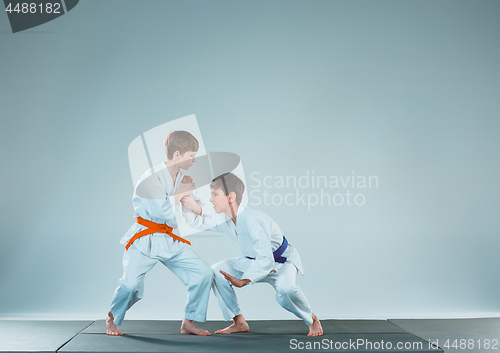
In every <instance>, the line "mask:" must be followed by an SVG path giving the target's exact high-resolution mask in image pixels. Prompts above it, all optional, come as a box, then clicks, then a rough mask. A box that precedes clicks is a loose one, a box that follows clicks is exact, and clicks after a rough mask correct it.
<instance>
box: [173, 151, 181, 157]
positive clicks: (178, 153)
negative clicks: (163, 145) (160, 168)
mask: <svg viewBox="0 0 500 353" xmlns="http://www.w3.org/2000/svg"><path fill="white" fill-rule="evenodd" d="M180 156H181V153H180V152H179V151H175V152H174V154H173V156H172V158H179V157H180Z"/></svg>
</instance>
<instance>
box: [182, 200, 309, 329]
mask: <svg viewBox="0 0 500 353" xmlns="http://www.w3.org/2000/svg"><path fill="white" fill-rule="evenodd" d="M186 220H187V222H188V223H189V224H190V225H191V226H192V227H195V228H199V229H210V230H214V231H218V232H222V233H225V234H227V235H228V236H229V237H230V238H232V239H233V240H234V241H236V243H237V244H238V245H239V247H240V250H241V252H242V253H243V256H242V257H235V258H230V259H227V260H223V261H221V262H218V263H216V264H214V265H213V266H212V269H213V270H214V273H215V281H214V292H215V294H216V296H217V299H218V300H219V305H220V307H221V309H222V313H223V315H224V319H225V320H231V319H232V318H233V317H234V316H237V315H239V314H241V311H240V308H239V305H238V301H237V298H236V293H235V291H234V289H233V287H232V285H231V284H230V282H229V281H227V280H226V279H225V278H224V276H223V275H222V274H221V273H220V272H219V271H220V270H222V271H224V272H227V273H229V274H230V275H232V276H234V277H236V278H238V279H249V280H250V281H251V282H250V284H253V283H259V282H267V283H269V284H271V285H272V286H273V287H274V289H275V290H276V300H277V301H278V303H279V304H280V305H281V306H282V307H283V308H285V309H286V310H288V311H290V312H292V313H293V314H295V315H296V316H297V317H299V318H301V319H302V320H304V321H305V323H306V324H307V325H311V324H312V322H313V320H312V316H311V314H312V312H311V307H310V306H309V303H308V301H307V298H306V297H305V295H304V293H303V292H302V291H301V290H300V288H299V286H297V285H296V277H297V271H300V272H301V273H302V274H304V272H303V269H302V263H301V261H300V256H299V253H298V251H297V250H296V249H295V248H294V247H293V245H291V244H288V247H287V249H286V250H285V252H284V253H283V254H282V255H281V256H283V257H286V259H287V260H286V262H285V263H283V264H282V263H278V262H275V261H274V257H273V251H275V250H276V249H278V248H279V247H280V246H281V244H282V243H283V233H282V232H281V230H280V228H279V227H278V225H277V224H276V223H275V222H274V221H273V220H272V219H271V218H270V217H269V216H267V215H266V214H264V213H263V212H260V211H258V210H253V209H250V208H245V207H243V206H240V207H239V208H238V213H237V215H236V225H235V224H234V223H233V221H232V220H231V219H230V218H229V217H228V216H226V214H224V213H220V214H215V215H204V214H202V215H200V216H197V215H194V214H190V215H188V216H186Z"/></svg>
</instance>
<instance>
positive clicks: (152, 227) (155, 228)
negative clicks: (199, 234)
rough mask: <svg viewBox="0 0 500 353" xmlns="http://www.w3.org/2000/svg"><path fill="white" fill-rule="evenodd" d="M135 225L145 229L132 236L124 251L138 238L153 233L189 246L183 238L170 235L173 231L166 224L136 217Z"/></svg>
mask: <svg viewBox="0 0 500 353" xmlns="http://www.w3.org/2000/svg"><path fill="white" fill-rule="evenodd" d="M137 223H139V224H140V225H143V226H145V227H147V228H146V229H143V230H141V231H140V232H139V233H137V234H136V235H134V236H133V237H132V239H130V240H129V242H128V243H127V246H125V249H127V250H128V248H130V245H132V243H133V242H134V241H136V240H137V239H139V238H140V237H143V236H145V235H149V234H153V233H167V234H168V235H170V236H171V237H172V238H174V239H175V240H178V241H182V242H183V243H186V244H188V245H191V243H190V242H189V241H188V240H186V239H183V238H181V237H179V236H177V235H175V234H174V233H172V230H174V229H173V228H171V227H169V226H167V225H166V224H159V223H155V222H151V221H148V220H146V219H144V218H141V217H137Z"/></svg>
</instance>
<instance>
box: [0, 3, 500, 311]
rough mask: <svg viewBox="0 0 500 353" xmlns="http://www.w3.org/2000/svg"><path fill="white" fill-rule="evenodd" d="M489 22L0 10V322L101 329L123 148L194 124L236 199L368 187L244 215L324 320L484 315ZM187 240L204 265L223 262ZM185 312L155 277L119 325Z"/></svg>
mask: <svg viewBox="0 0 500 353" xmlns="http://www.w3.org/2000/svg"><path fill="white" fill-rule="evenodd" d="M499 16H500V2H498V1H457V0H454V1H246V2H242V1H237V2H236V1H214V0H211V1H152V0H151V1H147V2H146V1H144V2H142V1H124V0H121V1H108V0H107V1H95V0H94V1H80V3H79V4H78V5H77V7H75V8H74V9H73V10H72V11H71V12H69V13H68V14H66V15H64V16H62V17H60V18H58V19H56V20H54V21H52V22H49V23H47V24H44V25H42V26H39V27H36V28H33V29H30V30H27V31H24V32H20V33H17V34H12V33H11V32H10V26H9V24H8V20H7V15H6V13H0V48H1V55H0V72H1V76H0V85H1V94H0V117H1V129H0V134H1V135H0V143H1V150H0V156H1V157H0V158H1V165H2V166H1V172H0V173H1V185H0V188H1V195H2V202H1V204H0V217H1V246H0V283H1V287H0V288H1V292H0V299H1V300H0V315H1V316H2V317H44V318H50V317H54V318H65V317H68V318H92V319H95V318H100V317H104V315H105V314H106V313H107V310H108V308H109V303H110V300H111V296H112V294H113V291H114V289H115V287H116V285H117V282H118V279H119V278H120V276H121V273H122V267H121V258H122V254H123V247H122V246H121V245H119V244H118V241H119V239H120V238H121V236H122V235H123V233H124V232H125V231H126V230H127V229H128V228H129V226H130V225H131V223H132V222H133V209H132V205H131V195H132V191H133V185H132V182H131V177H130V171H129V166H128V156H127V148H128V145H129V143H130V142H131V141H132V140H133V139H134V138H135V137H137V136H138V135H139V134H141V133H143V132H145V131H146V130H149V129H151V128H153V127H155V126H157V125H160V124H163V123H165V122H167V121H169V120H173V119H176V118H180V117H183V116H186V115H189V114H196V116H197V118H198V122H199V125H200V129H201V132H202V134H203V139H204V142H205V146H206V148H207V150H208V151H228V152H234V153H237V154H238V155H239V156H241V158H242V161H243V165H244V168H245V172H246V176H247V182H249V189H250V191H251V190H252V188H251V185H252V182H251V180H250V178H249V175H250V174H251V173H252V172H260V173H261V175H262V176H266V175H270V176H276V175H282V176H287V175H294V176H296V177H299V176H301V175H304V174H305V173H306V171H313V170H314V171H315V173H316V175H327V176H330V175H338V176H341V175H342V176H348V175H351V174H352V171H354V172H355V174H356V175H376V176H378V178H379V187H378V188H372V189H367V190H364V191H363V192H364V194H365V195H366V204H365V205H363V206H361V207H356V206H351V207H349V206H338V207H336V206H322V207H321V206H317V207H314V208H311V209H310V210H307V207H304V206H281V207H277V206H272V205H271V206H262V205H261V206H259V207H258V208H259V209H261V210H262V211H264V212H266V213H268V214H269V215H270V216H271V217H273V218H274V219H275V221H276V222H277V223H278V224H279V225H280V226H281V228H282V230H283V231H284V232H285V233H286V234H287V236H288V238H289V240H290V241H291V242H292V243H293V244H294V245H295V246H296V247H297V248H298V250H299V251H300V253H301V256H302V260H303V263H304V266H305V270H306V276H305V277H300V276H299V278H298V282H299V285H300V286H301V288H302V289H303V290H304V292H305V293H306V295H307V296H308V298H309V300H310V302H311V304H312V306H313V310H314V311H315V312H316V313H317V314H318V316H319V317H320V318H387V317H391V318H396V317H399V318H412V317H466V316H489V315H497V316H498V315H499V313H500V302H499V298H500V287H499V283H500V281H499V270H500V260H499V259H500V257H499V256H498V249H499V246H500V238H499V236H498V235H499V230H500V221H499V219H500V217H498V215H499V211H500V209H499V204H498V199H499V196H500V195H499V187H498V179H499V176H500V168H499V162H498V156H499V152H500V142H499V132H500V122H499V115H500V99H499V93H500V66H499V64H498V63H499V62H500V36H499V35H498V34H499V33H500V21H499ZM260 190H261V191H263V190H264V189H263V188H261V189H260ZM271 191H272V192H273V193H277V192H279V193H284V192H285V191H283V190H278V189H273V190H271ZM292 191H293V190H292ZM304 191H305V192H312V191H313V190H312V189H311V190H304ZM316 191H318V190H316ZM286 192H288V191H286ZM194 240H195V241H194V243H195V244H194V248H195V250H196V251H197V252H198V253H199V254H200V256H202V257H203V258H204V259H205V260H206V261H207V262H208V263H210V264H211V263H214V262H216V261H218V260H220V259H223V258H226V257H230V256H237V255H238V249H237V247H236V245H235V244H232V243H230V240H229V239H228V238H223V237H208V238H194ZM239 294H240V295H239V298H240V300H241V304H242V308H243V310H244V313H245V314H246V317H247V318H250V319H278V318H279V319H289V318H290V319H291V318H293V316H292V315H291V314H289V313H288V312H286V311H284V310H283V309H281V308H280V307H279V305H278V304H277V303H276V302H275V300H274V293H273V290H272V288H271V287H270V286H266V285H257V286H252V287H251V288H244V289H242V290H240V291H239ZM185 296H186V291H185V288H184V287H183V285H182V284H181V282H180V281H179V280H178V279H177V278H175V277H174V276H173V274H172V273H170V272H169V271H168V270H167V269H165V268H163V267H162V266H161V264H160V265H157V267H155V268H154V269H153V270H152V271H151V273H150V274H148V275H147V277H146V292H145V297H144V299H143V300H142V301H141V302H139V303H138V304H137V305H136V306H135V307H134V308H132V309H131V311H129V314H128V316H127V318H130V319H133V318H136V319H137V318H149V319H180V318H182V316H183V309H184V304H185V300H186V297H185ZM209 309H210V310H209V319H220V318H221V314H220V311H219V308H218V306H217V303H216V301H215V298H214V297H212V300H211V303H210V308H209Z"/></svg>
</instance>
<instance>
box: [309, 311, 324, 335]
mask: <svg viewBox="0 0 500 353" xmlns="http://www.w3.org/2000/svg"><path fill="white" fill-rule="evenodd" d="M312 318H313V323H312V324H311V325H309V334H308V336H323V327H321V322H319V320H318V317H317V316H316V315H314V313H312Z"/></svg>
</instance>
